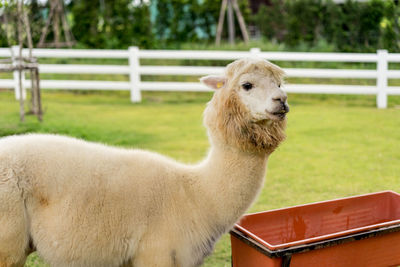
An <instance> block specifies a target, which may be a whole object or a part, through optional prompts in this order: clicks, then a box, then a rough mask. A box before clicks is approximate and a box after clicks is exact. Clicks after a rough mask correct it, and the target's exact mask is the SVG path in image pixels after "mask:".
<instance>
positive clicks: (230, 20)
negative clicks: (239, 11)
mask: <svg viewBox="0 0 400 267" xmlns="http://www.w3.org/2000/svg"><path fill="white" fill-rule="evenodd" d="M228 31H229V43H230V44H231V45H233V44H234V43H235V22H234V21H233V9H232V0H228Z"/></svg>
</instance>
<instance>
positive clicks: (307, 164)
mask: <svg viewBox="0 0 400 267" xmlns="http://www.w3.org/2000/svg"><path fill="white" fill-rule="evenodd" d="M210 97H211V94H208V93H145V94H144V101H143V102H142V103H140V104H132V103H130V102H129V95H128V92H94V93H82V92H74V93H71V92H45V93H44V94H43V103H44V108H45V115H44V121H43V122H42V123H39V122H37V121H36V119H35V118H34V117H32V116H28V117H27V121H26V122H25V123H20V122H19V121H18V103H17V102H16V101H15V100H14V98H13V94H12V93H11V92H9V91H2V92H0V136H5V135H10V134H15V133H25V132H47V133H59V134H65V135H70V136H76V137H80V138H83V139H86V140H91V141H96V142H102V143H107V144H111V145H116V146H123V147H139V148H143V149H149V150H153V151H157V152H160V153H163V154H166V155H168V156H171V157H173V158H175V159H177V160H180V161H183V162H188V163H191V162H197V161H199V160H201V159H202V158H203V157H204V156H205V155H206V153H207V150H208V146H209V145H208V141H207V136H206V133H205V129H204V128H203V126H202V111H203V109H204V107H205V103H206V102H207V101H208V99H209V98H210ZM289 103H290V104H291V112H290V113H289V117H288V118H289V121H288V129H287V135H288V138H287V140H286V141H285V142H284V143H283V144H282V145H281V146H280V147H279V149H277V151H276V152H274V154H273V155H272V156H271V157H270V160H269V163H268V174H267V177H266V180H265V184H264V188H263V189H262V191H261V194H260V196H259V198H258V200H257V201H256V203H255V204H254V205H253V206H252V207H251V209H250V210H249V212H255V211H262V210H269V209H275V208H280V207H286V206H292V205H297V204H303V203H309V202H314V201H320V200H327V199H332V198H338V197H345V196H351V195H357V194H363V193H369V192H376V191H380V190H387V189H390V190H394V191H398V192H400V98H399V97H390V98H389V108H388V109H385V110H378V109H376V107H375V98H374V97H373V96H326V95H315V96H309V95H290V96H289ZM27 266H45V264H43V263H42V262H41V260H40V259H39V258H38V257H37V255H33V256H31V257H30V260H29V261H28V263H27ZM204 266H207V267H211V266H217V267H219V266H226V267H228V266H230V246H229V237H228V235H225V236H224V237H223V238H222V239H221V241H220V242H218V244H217V245H216V250H215V252H214V253H213V255H212V256H211V257H209V258H208V259H207V260H206V262H205V264H204Z"/></svg>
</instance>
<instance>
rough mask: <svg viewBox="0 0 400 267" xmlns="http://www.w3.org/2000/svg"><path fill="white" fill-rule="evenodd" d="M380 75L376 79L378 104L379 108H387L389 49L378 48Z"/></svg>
mask: <svg viewBox="0 0 400 267" xmlns="http://www.w3.org/2000/svg"><path fill="white" fill-rule="evenodd" d="M377 54H378V64H377V70H378V76H377V79H376V87H377V95H376V106H377V107H378V108H387V93H386V89H387V85H388V78H387V71H388V60H387V58H388V51H387V50H378V51H377Z"/></svg>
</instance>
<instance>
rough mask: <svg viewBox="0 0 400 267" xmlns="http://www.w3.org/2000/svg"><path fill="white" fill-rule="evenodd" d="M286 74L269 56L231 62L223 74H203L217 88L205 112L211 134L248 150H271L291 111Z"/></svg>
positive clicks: (266, 151)
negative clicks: (285, 84)
mask: <svg viewBox="0 0 400 267" xmlns="http://www.w3.org/2000/svg"><path fill="white" fill-rule="evenodd" d="M283 76H284V72H283V70H282V69H281V68H279V67H278V66H276V65H274V64H272V63H270V62H268V61H266V60H263V59H258V58H245V59H240V60H237V61H234V62H233V63H231V64H229V65H228V66H227V67H226V69H225V74H224V75H222V76H213V75H211V76H206V77H203V78H202V79H201V81H202V82H203V83H204V84H205V85H207V86H209V87H211V88H213V89H215V90H216V92H215V94H214V97H213V99H212V100H211V101H210V103H209V104H208V106H207V109H206V111H205V116H204V122H205V125H206V127H207V128H208V129H209V134H210V135H211V137H216V138H218V139H219V140H218V141H222V142H225V143H226V144H228V145H233V146H236V147H238V148H240V149H243V150H247V151H255V152H261V153H263V152H265V153H270V152H272V151H273V150H274V149H275V148H276V147H277V146H278V145H279V143H280V142H282V141H283V140H284V138H285V133H284V130H285V126H286V113H287V112H288V111H289V106H288V104H287V96H286V93H285V92H284V91H283V90H282V89H281V87H282V85H283Z"/></svg>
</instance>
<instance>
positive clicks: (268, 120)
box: [0, 59, 288, 267]
mask: <svg viewBox="0 0 400 267" xmlns="http://www.w3.org/2000/svg"><path fill="white" fill-rule="evenodd" d="M282 76H283V71H282V70H281V69H280V68H279V67H277V66H275V65H273V64H271V63H269V62H267V61H265V60H262V59H242V60H238V61H235V62H234V63H231V64H229V65H228V66H227V68H226V71H225V75H224V76H221V77H217V76H207V77H204V78H202V82H203V83H204V84H206V85H208V86H210V87H212V88H214V89H217V90H216V92H215V94H214V96H213V98H212V100H211V101H210V103H209V104H208V106H207V108H206V110H205V112H204V124H205V126H206V127H207V129H208V135H209V139H210V142H211V145H212V146H211V150H210V152H209V155H208V157H207V158H206V159H205V160H204V161H203V162H201V163H199V164H197V165H183V164H180V163H177V162H175V161H174V160H172V159H169V158H166V157H164V156H161V155H158V154H156V153H151V152H147V151H142V150H128V149H120V148H113V147H109V146H105V145H101V144H95V143H89V142H85V141H82V140H77V139H73V138H69V137H63V136H56V135H39V134H30V135H22V136H11V137H5V138H2V139H0V267H11V266H13V267H14V266H23V265H24V262H25V260H26V256H27V255H28V254H29V253H30V252H31V251H34V250H37V251H38V253H39V255H40V256H41V257H43V259H44V260H45V261H46V262H48V263H49V264H50V265H51V266H56V267H63V266H68V267H71V266H73V267H75V266H85V267H87V266H93V267H101V266H104V267H110V266H135V267H152V266H159V267H173V266H175V267H177V266H179V267H189V266H199V265H200V264H201V263H202V261H203V259H204V257H206V256H207V255H208V254H209V253H210V252H211V251H212V248H213V245H214V243H215V242H216V240H217V239H218V238H219V237H220V236H221V235H222V234H223V233H225V232H227V231H228V230H229V229H230V228H231V227H232V226H233V224H234V223H235V222H236V221H237V220H238V219H239V218H240V217H241V215H242V214H243V213H244V212H245V211H246V210H247V209H248V208H249V206H250V205H251V203H252V202H253V201H254V199H255V198H256V196H257V194H258V192H259V190H260V188H261V187H262V184H263V180H264V177H265V171H266V163H267V158H268V156H269V154H270V153H271V152H273V151H274V149H275V148H276V147H277V146H278V145H279V143H280V142H281V141H283V139H284V138H285V134H284V129H285V124H286V118H285V114H286V112H287V111H288V106H287V102H286V99H287V97H286V94H285V93H284V92H283V91H282V90H281V89H280V85H281V83H282Z"/></svg>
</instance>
